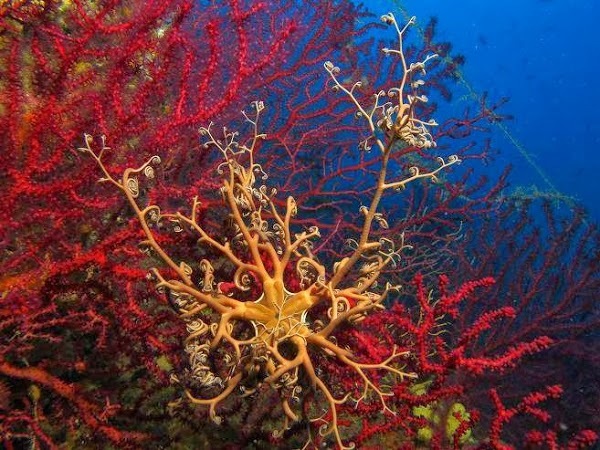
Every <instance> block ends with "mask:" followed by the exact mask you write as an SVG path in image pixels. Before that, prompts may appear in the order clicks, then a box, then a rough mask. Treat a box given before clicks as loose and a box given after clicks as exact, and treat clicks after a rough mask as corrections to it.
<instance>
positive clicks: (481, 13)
mask: <svg viewBox="0 0 600 450" xmlns="http://www.w3.org/2000/svg"><path fill="white" fill-rule="evenodd" d="M399 6H400V7H403V8H405V9H406V10H407V11H408V12H409V14H411V15H416V16H417V18H418V19H419V21H420V23H422V24H424V23H425V22H426V21H427V18H428V17H430V16H432V15H435V16H437V17H438V18H439V25H438V31H439V34H438V40H448V41H451V42H452V43H453V45H454V50H455V52H457V53H461V54H463V55H465V56H466V58H467V63H466V65H465V67H464V68H463V74H464V77H465V80H466V81H467V82H468V83H469V84H470V85H471V86H473V88H474V89H475V91H476V92H478V93H483V92H484V91H487V92H489V94H490V98H491V99H492V100H494V99H499V98H500V97H503V96H508V97H510V102H509V103H508V104H507V105H506V106H505V107H504V109H503V111H504V112H506V113H509V114H511V115H513V116H514V119H513V120H511V121H507V122H505V123H504V124H503V125H504V126H505V127H506V128H505V129H504V130H502V129H499V128H498V127H496V129H495V131H494V132H495V135H496V143H497V144H496V145H497V146H498V147H499V148H500V150H501V154H500V156H499V157H498V158H497V159H496V164H495V167H491V168H489V170H491V171H494V170H499V168H500V167H501V166H504V165H505V164H507V163H511V164H512V165H513V166H514V171H513V176H512V178H511V187H512V188H515V187H517V186H524V187H528V188H530V189H531V188H532V187H533V186H535V187H536V188H537V189H538V190H540V191H544V192H548V193H554V194H562V195H566V196H570V197H574V198H575V199H577V200H578V201H580V202H581V203H583V204H584V206H585V207H586V208H587V209H588V210H589V211H590V213H591V215H592V217H593V218H594V219H596V220H597V219H598V218H600V201H599V200H598V198H599V197H600V181H599V180H600V120H599V119H600V113H599V112H598V111H599V109H598V105H599V104H600V89H599V88H598V81H597V80H596V78H597V73H598V68H599V65H600V62H599V61H598V57H597V47H596V45H595V42H597V40H598V18H600V2H598V1H596V0H505V1H502V2H494V1H491V0H487V1H482V0H458V1H450V0H402V1H399V0H375V1H372V2H368V7H369V8H370V9H372V10H373V11H375V12H376V13H377V14H380V13H385V12H387V11H388V10H390V11H398V7H399ZM441 119H443V118H438V120H441ZM527 157H530V158H531V162H533V164H532V163H531V162H528V160H527Z"/></svg>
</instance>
